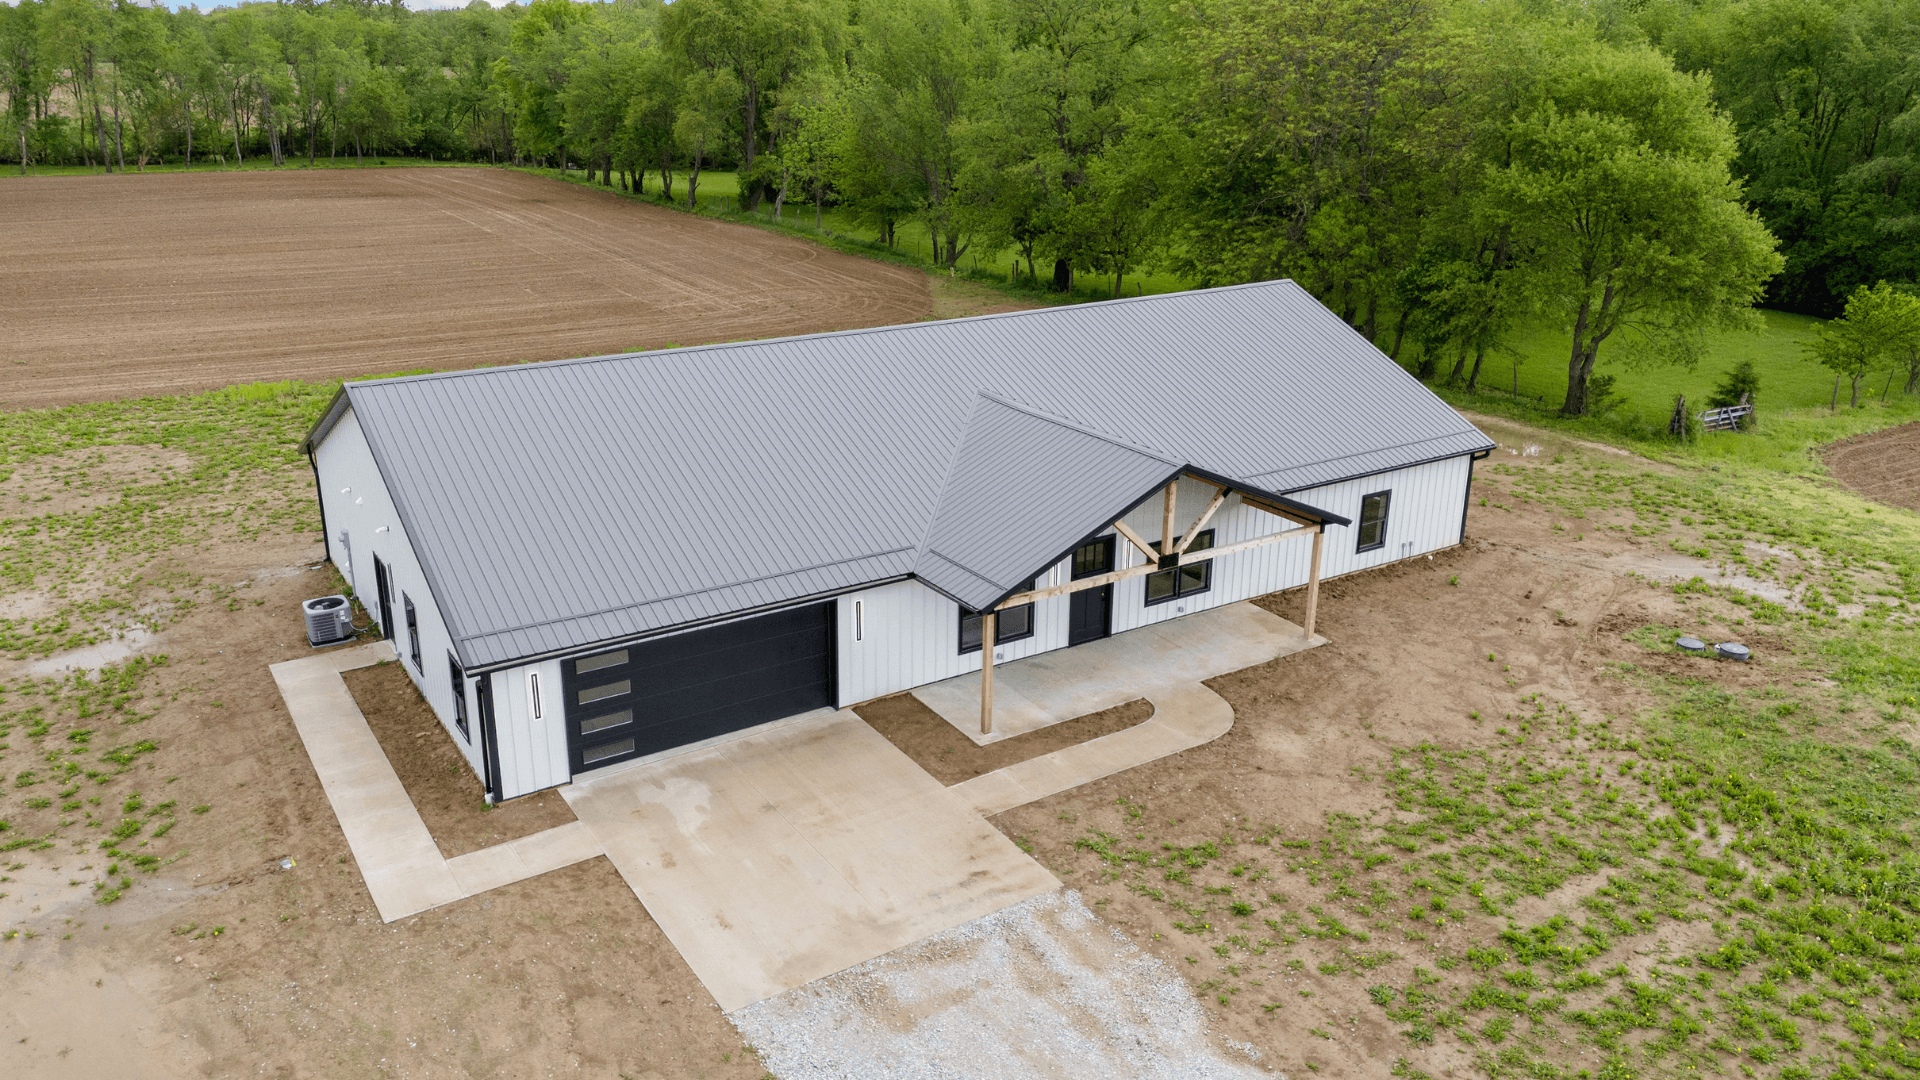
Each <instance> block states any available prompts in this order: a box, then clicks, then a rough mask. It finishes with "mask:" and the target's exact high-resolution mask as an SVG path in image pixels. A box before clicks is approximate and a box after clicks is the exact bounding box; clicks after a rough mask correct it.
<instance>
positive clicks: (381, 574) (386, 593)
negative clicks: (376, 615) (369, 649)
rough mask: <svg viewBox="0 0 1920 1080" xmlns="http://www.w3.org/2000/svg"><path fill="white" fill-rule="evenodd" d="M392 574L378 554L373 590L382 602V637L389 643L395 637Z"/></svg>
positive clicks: (374, 557) (374, 567)
mask: <svg viewBox="0 0 1920 1080" xmlns="http://www.w3.org/2000/svg"><path fill="white" fill-rule="evenodd" d="M391 581H392V574H391V571H390V570H389V568H388V566H387V564H386V563H385V562H384V561H383V560H382V559H381V558H380V554H379V553H378V552H375V553H374V556H373V588H374V592H375V593H376V594H378V595H377V599H378V600H379V601H380V636H381V637H383V638H386V639H387V640H389V641H392V640H395V639H394V636H393V587H392V585H391Z"/></svg>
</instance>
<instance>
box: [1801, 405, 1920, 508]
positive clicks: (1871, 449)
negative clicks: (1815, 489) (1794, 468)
mask: <svg viewBox="0 0 1920 1080" xmlns="http://www.w3.org/2000/svg"><path fill="white" fill-rule="evenodd" d="M1822 457H1823V458H1824V459H1825V461H1826V463H1827V468H1828V469H1829V470H1830V471H1831V472H1832V473H1833V475H1834V477H1835V478H1836V479H1838V480H1839V481H1840V482H1841V483H1843V484H1845V485H1847V486H1848V487H1850V488H1852V489H1853V490H1855V491H1857V492H1859V493H1860V494H1862V495H1865V496H1866V497H1867V498H1869V499H1878V500H1879V501H1881V502H1883V503H1887V504H1889V505H1891V506H1904V507H1906V508H1907V509H1909V510H1920V423H1915V424H1902V425H1900V426H1899V427H1894V428H1887V429H1886V430H1885V431H1876V432H1873V433H1872V434H1869V435H1856V436H1854V437H1853V438H1851V439H1843V440H1841V441H1840V442H1837V443H1834V444H1833V445H1832V446H1829V447H1827V449H1826V452H1825V453H1824V454H1823V455H1822Z"/></svg>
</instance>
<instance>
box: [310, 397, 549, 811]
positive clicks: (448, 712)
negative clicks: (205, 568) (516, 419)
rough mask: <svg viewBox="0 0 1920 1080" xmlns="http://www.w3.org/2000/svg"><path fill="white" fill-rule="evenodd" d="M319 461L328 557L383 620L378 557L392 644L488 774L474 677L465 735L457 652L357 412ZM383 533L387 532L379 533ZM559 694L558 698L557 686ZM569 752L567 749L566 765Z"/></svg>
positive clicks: (330, 438)
mask: <svg viewBox="0 0 1920 1080" xmlns="http://www.w3.org/2000/svg"><path fill="white" fill-rule="evenodd" d="M314 459H315V463H316V464H317V465H318V466H319V470H320V475H321V476H323V477H325V478H326V486H325V487H323V488H322V489H321V491H320V505H321V508H322V510H323V511H324V513H325V514H326V524H327V535H326V543H327V556H328V557H329V558H331V559H332V560H333V564H334V565H335V566H336V567H338V568H339V569H340V573H341V576H343V577H345V578H346V579H347V584H348V585H349V586H350V587H351V588H352V589H353V593H354V596H355V598H356V599H358V600H359V601H360V604H361V606H362V607H364V608H366V610H367V614H368V615H369V616H370V617H372V618H373V619H374V620H375V621H378V620H379V618H380V586H379V583H378V581H377V580H376V579H375V578H374V572H373V559H374V556H376V555H378V556H379V557H380V561H381V562H383V563H385V564H386V565H387V566H388V568H389V570H388V572H389V574H390V575H391V576H392V579H393V597H392V601H393V621H394V623H395V625H394V626H392V627H386V628H383V629H385V630H387V636H388V637H389V638H391V639H392V640H393V646H394V651H395V652H396V653H397V654H398V656H399V659H398V660H396V661H395V662H396V663H398V664H399V665H400V666H401V667H403V668H405V669H406V672H407V674H408V675H409V676H410V677H411V678H412V679H413V682H414V685H415V686H417V687H419V688H420V693H421V695H422V696H423V697H425V698H426V700H427V704H428V705H429V706H431V707H432V709H433V712H434V715H435V716H437V717H439V719H440V724H441V726H442V727H444V728H446V729H447V735H448V736H449V737H450V738H451V739H452V740H453V745H454V746H455V747H457V748H458V749H459V751H460V753H461V754H462V755H464V756H465V757H466V759H467V764H468V765H469V766H470V767H472V769H473V771H474V774H475V775H476V776H485V775H486V771H485V767H484V766H483V764H482V761H481V756H480V755H481V749H482V748H481V744H480V739H481V735H480V709H479V705H478V702H477V700H476V699H477V696H478V695H477V694H475V692H474V690H473V685H474V680H472V679H468V680H465V683H466V696H467V734H465V735H462V734H461V733H460V729H459V727H458V725H456V724H455V723H454V706H453V679H452V677H451V671H450V669H449V668H448V666H447V658H448V657H449V656H450V655H452V652H453V638H452V635H450V634H449V633H448V632H447V627H446V623H445V622H444V621H442V619H441V617H440V609H439V606H438V605H437V604H436V603H435V602H434V598H433V593H432V592H431V590H429V589H428V588H427V579H426V575H425V574H423V573H421V571H420V563H419V560H418V559H416V558H415V557H414V552H413V544H412V543H411V542H410V541H409V540H408V539H407V531H406V526H405V525H403V524H402V523H401V521H400V515H399V513H398V512H397V511H396V510H395V509H394V506H393V500H392V498H391V496H390V495H389V494H388V492H387V485H386V483H385V481H384V480H382V478H381V476H380V468H379V466H378V464H377V463H376V462H375V461H374V457H373V451H372V450H371V449H370V448H369V447H368V446H367V439H366V436H365V435H364V434H362V432H361V430H360V424H359V421H358V419H357V418H356V417H355V416H354V415H353V410H352V409H348V410H347V411H346V413H345V415H343V416H342V417H341V418H340V421H339V422H338V423H337V424H336V425H335V426H334V427H333V429H332V430H331V431H329V432H328V433H327V437H326V438H325V440H323V441H322V442H321V443H320V445H319V446H318V447H316V448H315V449H314ZM382 530H384V531H382ZM409 599H410V600H412V601H413V609H414V618H415V621H416V622H417V624H418V626H419V633H420V666H419V667H415V666H414V663H413V659H412V654H411V650H410V648H409V644H408V641H407V628H406V620H407V614H406V610H407V609H406V601H407V600H409ZM554 692H555V693H556V694H558V692H559V684H558V683H557V682H556V683H555V688H554ZM564 761H565V753H564V750H563V751H562V762H563V766H564Z"/></svg>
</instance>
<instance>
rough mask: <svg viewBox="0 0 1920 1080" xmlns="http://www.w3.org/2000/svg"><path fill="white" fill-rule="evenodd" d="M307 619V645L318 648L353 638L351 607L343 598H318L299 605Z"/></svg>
mask: <svg viewBox="0 0 1920 1080" xmlns="http://www.w3.org/2000/svg"><path fill="white" fill-rule="evenodd" d="M300 610H301V612H303V613H304V614H305V615H306V617H307V644H309V645H312V646H314V647H316V648H318V647H319V646H321V645H331V644H333V643H334V642H336V641H345V640H347V639H348V638H350V637H352V636H353V606H352V605H350V604H348V603H347V598H346V597H344V596H319V597H315V598H314V599H312V600H309V601H307V602H306V603H304V604H301V605H300Z"/></svg>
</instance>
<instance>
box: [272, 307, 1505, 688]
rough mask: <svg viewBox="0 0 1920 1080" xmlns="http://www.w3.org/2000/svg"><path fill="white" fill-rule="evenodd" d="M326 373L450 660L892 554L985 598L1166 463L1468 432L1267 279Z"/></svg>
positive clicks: (1355, 459)
mask: <svg viewBox="0 0 1920 1080" xmlns="http://www.w3.org/2000/svg"><path fill="white" fill-rule="evenodd" d="M342 392H343V395H344V402H345V403H350V404H351V406H352V408H353V410H354V412H355V415H356V416H357V417H358V418H359V421H360V424H361V427H362V429H363V430H364V431H365V432H366V435H367V439H368V441H369V443H370V444H371V446H372V448H373V452H374V456H375V459H376V460H377V461H378V462H379V465H380V469H381V472H382V474H383V476H384V477H385V479H386V482H387V485H388V488H389V490H390V492H391V493H392V495H393V498H394V502H395V505H396V506H397V507H398V508H399V511H400V514H401V517H402V520H403V521H404V523H405V525H406V528H407V531H408V533H409V535H410V537H411V538H412V540H413V543H414V546H415V549H416V551H417V553H418V554H419V557H420V560H421V563H422V568H423V569H424V570H425V572H426V573H427V576H428V578H429V581H430V584H431V585H432V587H433V591H434V596H435V599H436V600H437V601H438V604H439V607H440V609H441V612H442V614H443V616H444V617H445V618H446V620H447V623H448V626H449V629H450V630H451V631H452V633H453V636H454V639H455V647H456V649H457V650H458V651H459V653H460V659H461V662H462V663H463V664H465V665H466V666H468V667H469V668H485V667H489V666H496V665H499V664H502V663H506V662H508V661H513V660H518V659H522V658H525V657H530V656H536V655H543V654H549V653H554V652H561V651H566V650H571V649H578V648H581V647H585V646H589V645H593V644H595V643H599V642H608V641H613V640H617V639H621V638H625V637H633V636H640V635H644V634H647V633H650V632H656V631H660V630H664V629H667V628H670V627H674V626H678V625H682V624H686V623H694V622H699V621H702V620H706V619H711V618H716V617H721V616H725V615H729V614H735V613H740V612H744V611H750V610H753V609H756V608H760V607H769V606H777V605H779V604H781V603H785V602H791V601H797V600H801V599H804V598H807V597H812V596H820V595H827V594H831V593H833V592H836V591H842V590H845V589H849V588H853V587H856V586H859V585H863V584H868V583H872V582H878V581H885V580H889V579H893V578H899V577H902V576H905V575H907V574H916V575H919V576H922V577H924V578H925V579H926V580H927V581H928V583H929V584H932V585H934V586H935V587H937V588H940V589H941V590H942V591H945V592H948V593H949V594H950V595H953V596H955V598H956V599H960V600H962V602H963V603H968V604H969V605H972V604H974V603H975V602H976V601H977V602H981V603H984V602H986V601H988V600H991V599H993V598H997V597H998V596H999V595H1001V594H1003V593H1004V592H1005V591H1006V590H1007V589H1008V588H1009V587H1010V586H1011V584H1012V583H1014V582H1017V581H1022V580H1024V579H1025V578H1027V577H1029V576H1031V575H1032V574H1033V573H1035V572H1037V571H1038V570H1041V569H1044V567H1045V565H1047V564H1048V563H1050V562H1051V561H1052V560H1053V559H1054V558H1057V557H1058V556H1059V555H1060V554H1061V553H1063V552H1064V551H1065V550H1066V549H1068V548H1069V547H1070V546H1071V545H1072V544H1073V543H1076V542H1077V541H1078V540H1080V539H1082V538H1084V537H1085V536H1086V535H1087V533H1088V532H1090V531H1091V530H1093V529H1096V528H1099V527H1101V526H1103V525H1104V524H1105V523H1106V522H1108V521H1111V520H1112V519H1113V517H1114V516H1115V515H1117V514H1118V513H1120V512H1122V511H1124V510H1126V509H1128V508H1130V507H1131V506H1132V505H1133V504H1134V503H1136V502H1138V500H1139V499H1140V498H1141V497H1143V496H1144V495H1145V494H1146V493H1149V492H1150V491H1151V489H1152V488H1153V487H1155V486H1157V485H1158V484H1159V483H1163V482H1164V481H1165V479H1166V478H1167V477H1168V476H1170V475H1172V474H1176V473H1177V472H1179V471H1181V470H1182V469H1192V470H1196V471H1202V472H1205V473H1207V474H1210V475H1213V476H1217V477H1218V478H1221V479H1223V480H1225V481H1228V482H1232V483H1234V484H1236V485H1238V486H1245V487H1249V488H1255V489H1260V490H1264V491H1267V492H1271V493H1275V494H1278V495H1284V494H1285V493H1287V492H1290V491H1297V490H1300V489H1302V488H1306V487H1311V486H1316V485H1319V484H1325V483H1329V482H1333V481H1337V480H1342V479H1349V478H1352V477H1356V476H1364V475H1368V474H1371V473H1375V472H1381V471H1385V470H1387V469H1393V468H1400V467H1404V466H1406V465H1411V464H1415V463H1419V462H1423V461H1431V460H1436V459H1439V458H1443V457H1452V456H1457V455H1460V454H1466V453H1472V452H1475V451H1478V450H1482V449H1486V448H1489V447H1491V446H1492V445H1493V444H1492V443H1491V442H1490V441H1489V440H1488V439H1487V438H1486V436H1484V435H1482V434H1480V432H1479V431H1477V430H1475V429H1474V428H1473V426H1472V425H1471V424H1468V423H1467V422H1466V421H1465V420H1463V419H1461V418H1460V416H1459V414H1458V413H1455V412H1454V411H1453V410H1452V409H1450V408H1448V407H1447V406H1446V404H1445V403H1443V402H1442V401H1440V400H1439V399H1438V398H1437V397H1435V396H1434V395H1433V394H1432V393H1431V392H1430V391H1428V390H1427V389H1426V388H1425V387H1424V386H1422V385H1420V383H1419V382H1418V381H1417V380H1415V379H1413V378H1412V377H1411V376H1410V375H1408V374H1407V373H1406V372H1405V371H1403V370H1402V369H1401V368H1400V367H1399V366H1398V365H1397V364H1395V363H1394V362H1393V361H1391V360H1389V359H1388V358H1387V357H1386V356H1385V355H1383V354H1381V353H1380V352H1379V350H1377V349H1375V348H1374V347H1373V346H1372V345H1371V344H1369V343H1368V342H1367V341H1366V339H1365V338H1363V337H1361V336H1360V335H1359V334H1357V333H1355V332H1354V331H1353V330H1352V329H1351V328H1350V327H1348V326H1347V325H1346V324H1345V323H1343V322H1342V321H1341V320H1340V319H1339V317H1338V316H1336V315H1334V314H1332V313H1331V312H1329V311H1327V310H1326V309H1325V308H1323V307H1321V306H1320V304H1319V303H1317V302H1316V301H1315V300H1314V299H1313V298H1312V297H1311V296H1309V295H1308V294H1307V293H1306V292H1305V290H1303V289H1301V288H1300V287H1299V286H1297V285H1295V284H1293V283H1292V282H1289V281H1276V282H1265V283H1260V284H1255V285H1241V286H1233V287H1229V288H1223V289H1208V290H1199V291H1194V292H1186V293H1175V294H1171V295H1163V296H1152V297H1144V298H1133V299H1126V300H1116V301H1109V302H1106V303H1099V304H1084V305H1079V306H1075V307H1058V308H1046V309H1042V310H1038V311H1027V312H1013V313H1008V314H1003V315H987V316H980V317H977V318H972V319H958V320H952V321H947V322H927V323H915V324H911V325H907V326H895V327H884V328H879V329H874V330H855V331H846V332H843V333H837V334H819V335H813V336H809V337H799V338H784V339H776V340H772V341H760V342H744V343H735V344H728V345H711V346H702V347H698V348H689V349H675V350H670V351H663V352H652V353H638V354H629V355H623V356H612V357H596V358H591V359H586V360H566V361H555V362H551V363H544V364H529V365H525V366H520V367H509V368H484V369H477V370H471V371H461V372H449V373H445V374H437V375H421V376H413V377H409V378H402V379H382V380H373V381H367V382H357V383H348V384H347V385H346V386H345V387H344V388H343V391H342ZM342 404H343V402H336V403H335V405H334V406H333V407H331V408H330V409H329V410H328V412H327V414H326V415H325V416H324V417H323V418H322V420H321V422H320V423H319V424H317V425H316V426H315V429H314V432H313V434H312V436H310V441H311V442H316V443H317V441H318V440H319V439H321V438H323V437H324V436H325V434H326V432H327V431H328V430H330V429H331V427H332V424H333V422H334V421H335V420H336V419H337V418H338V416H339V415H340V413H341V411H342V408H341V406H342Z"/></svg>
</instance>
